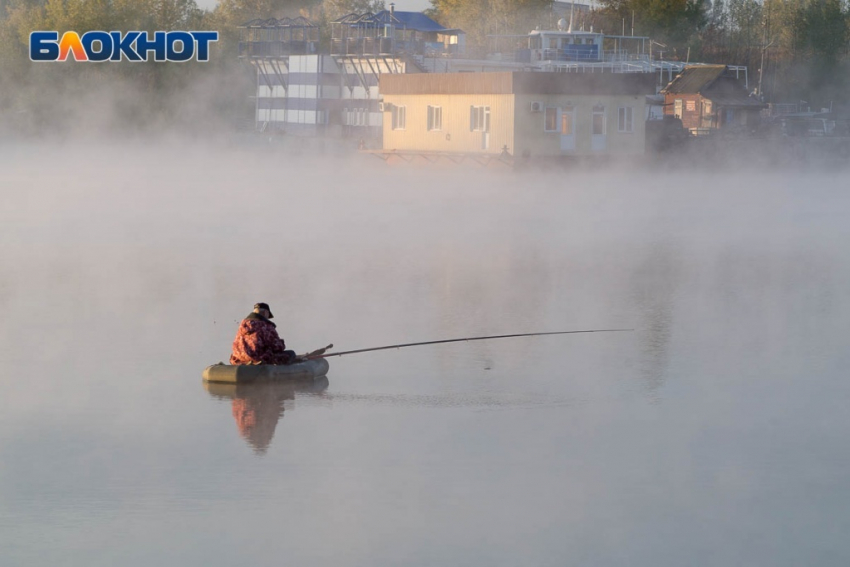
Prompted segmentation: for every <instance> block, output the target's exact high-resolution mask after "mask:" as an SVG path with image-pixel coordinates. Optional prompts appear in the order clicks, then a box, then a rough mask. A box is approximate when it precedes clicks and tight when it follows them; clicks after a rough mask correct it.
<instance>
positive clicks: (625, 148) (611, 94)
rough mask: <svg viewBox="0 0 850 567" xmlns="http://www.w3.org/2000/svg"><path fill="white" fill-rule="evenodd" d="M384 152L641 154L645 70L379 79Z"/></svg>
mask: <svg viewBox="0 0 850 567" xmlns="http://www.w3.org/2000/svg"><path fill="white" fill-rule="evenodd" d="M381 92H382V94H383V97H384V103H383V108H384V112H385V114H386V116H387V119H385V120H384V136H383V138H384V150H383V151H384V155H385V156H390V155H403V156H408V157H410V156H413V157H415V156H421V157H423V158H425V159H429V160H433V159H437V158H439V157H446V158H448V159H452V158H453V157H459V156H494V157H495V156H499V157H514V158H516V157H518V156H519V157H521V156H533V157H543V158H553V157H592V156H595V157H601V158H606V157H611V156H641V155H643V153H644V150H645V136H644V126H645V119H644V116H645V112H646V95H648V94H652V93H654V92H655V77H654V76H653V75H652V74H648V73H629V74H617V73H597V74H595V75H593V74H586V75H582V74H573V73H554V72H550V73H541V72H498V73H448V74H443V73H428V74H419V75H384V76H382V77H381Z"/></svg>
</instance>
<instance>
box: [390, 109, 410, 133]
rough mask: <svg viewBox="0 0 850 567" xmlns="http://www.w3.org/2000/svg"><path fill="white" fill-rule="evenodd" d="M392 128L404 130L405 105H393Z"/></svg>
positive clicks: (405, 123) (405, 118)
mask: <svg viewBox="0 0 850 567" xmlns="http://www.w3.org/2000/svg"><path fill="white" fill-rule="evenodd" d="M392 124H393V130H404V128H405V126H406V125H407V107H406V106H396V105H393V123H392Z"/></svg>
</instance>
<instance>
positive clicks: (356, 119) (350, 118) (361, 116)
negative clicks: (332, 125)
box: [345, 108, 369, 126]
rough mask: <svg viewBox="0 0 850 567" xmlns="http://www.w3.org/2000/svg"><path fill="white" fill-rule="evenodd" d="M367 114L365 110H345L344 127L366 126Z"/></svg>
mask: <svg viewBox="0 0 850 567" xmlns="http://www.w3.org/2000/svg"><path fill="white" fill-rule="evenodd" d="M368 119H369V112H368V110H367V109H365V108H346V109H345V125H346V126H368Z"/></svg>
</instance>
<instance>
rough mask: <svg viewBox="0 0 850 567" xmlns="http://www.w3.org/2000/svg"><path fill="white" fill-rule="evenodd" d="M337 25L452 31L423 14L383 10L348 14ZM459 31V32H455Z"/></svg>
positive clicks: (336, 22)
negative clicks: (374, 12)
mask: <svg viewBox="0 0 850 567" xmlns="http://www.w3.org/2000/svg"><path fill="white" fill-rule="evenodd" d="M333 23H335V24H347V25H349V26H351V27H358V28H371V27H376V26H380V27H383V26H384V25H387V24H389V25H394V26H396V27H400V28H403V29H408V30H413V31H419V32H439V31H450V30H447V28H445V27H443V26H441V25H440V24H438V23H437V22H435V21H434V20H432V19H431V18H429V17H428V16H426V15H425V14H423V13H422V12H399V11H396V12H393V13H390V11H389V10H381V11H380V12H378V13H377V14H371V13H369V12H367V13H365V14H348V15H347V16H343V17H341V18H339V19H337V20H334V22H333ZM453 31H457V30H453Z"/></svg>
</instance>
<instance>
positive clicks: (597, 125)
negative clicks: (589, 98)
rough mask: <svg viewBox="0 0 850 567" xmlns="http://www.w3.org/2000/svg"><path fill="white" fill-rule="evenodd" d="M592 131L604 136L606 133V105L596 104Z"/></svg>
mask: <svg viewBox="0 0 850 567" xmlns="http://www.w3.org/2000/svg"><path fill="white" fill-rule="evenodd" d="M590 129H591V133H592V134H593V135H594V136H604V135H605V107H604V106H599V105H597V106H594V107H593V115H592V117H591V123H590Z"/></svg>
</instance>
